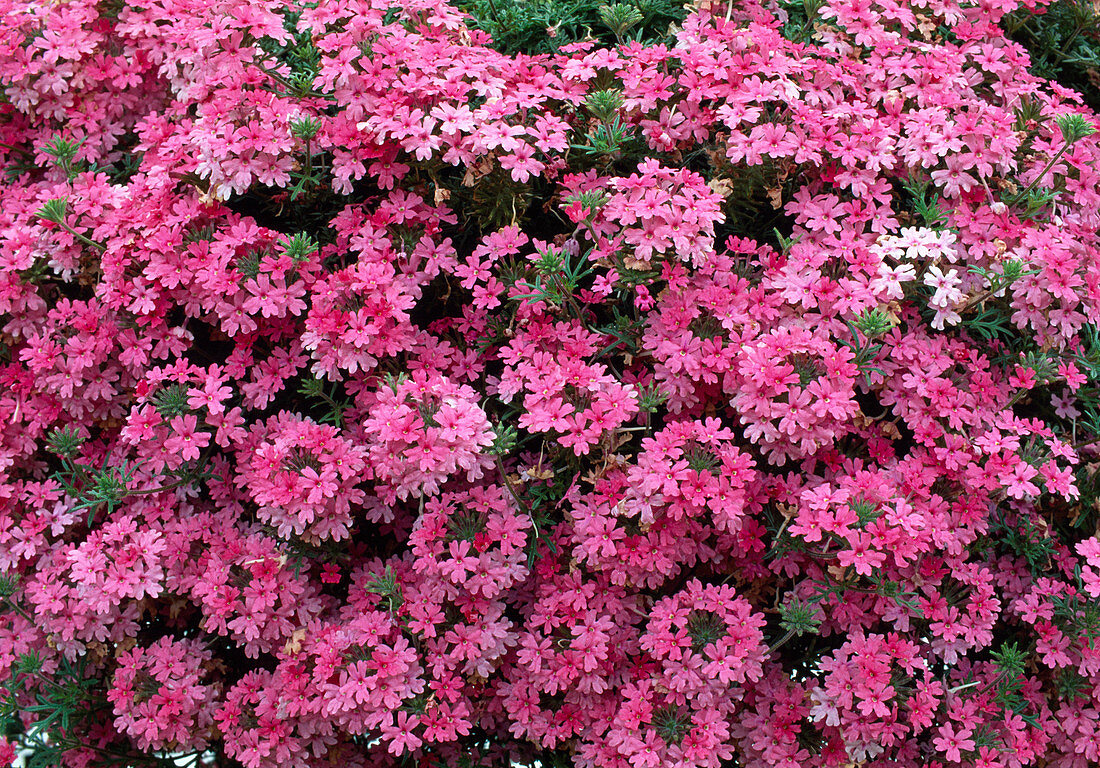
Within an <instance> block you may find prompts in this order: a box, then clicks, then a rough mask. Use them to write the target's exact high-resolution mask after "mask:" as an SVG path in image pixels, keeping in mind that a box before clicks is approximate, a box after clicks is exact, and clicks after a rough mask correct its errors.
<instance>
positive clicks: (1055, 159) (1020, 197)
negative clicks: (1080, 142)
mask: <svg viewBox="0 0 1100 768" xmlns="http://www.w3.org/2000/svg"><path fill="white" fill-rule="evenodd" d="M1072 146H1073V145H1072V144H1065V145H1064V146H1063V147H1062V148H1061V149H1059V150H1058V154H1056V155H1055V156H1054V157H1052V158H1051V159H1050V162H1048V163H1047V164H1046V167H1045V168H1043V170H1042V172H1041V173H1040V174H1039V175H1038V176H1036V177H1035V181H1033V182H1031V183H1030V184H1028V185H1027V188H1026V189H1024V191H1023V192H1021V193H1019V194H1018V195H1016V197H1014V198H1012V202H1011V203H1009V205H1013V206H1014V205H1016V204H1017V203H1019V202H1020V201H1021V200H1023V199H1024V198H1025V197H1026V196H1027V193H1028V192H1030V191H1031V190H1033V189H1034V188H1035V185H1037V184H1038V183H1039V180H1040V179H1042V178H1043V177H1044V176H1046V175H1047V171H1049V170H1050V169H1051V168H1052V167H1054V164H1055V163H1057V162H1058V160H1059V159H1061V157H1062V155H1064V154H1065V153H1066V151H1067V150H1068V149H1069V148H1070V147H1072Z"/></svg>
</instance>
